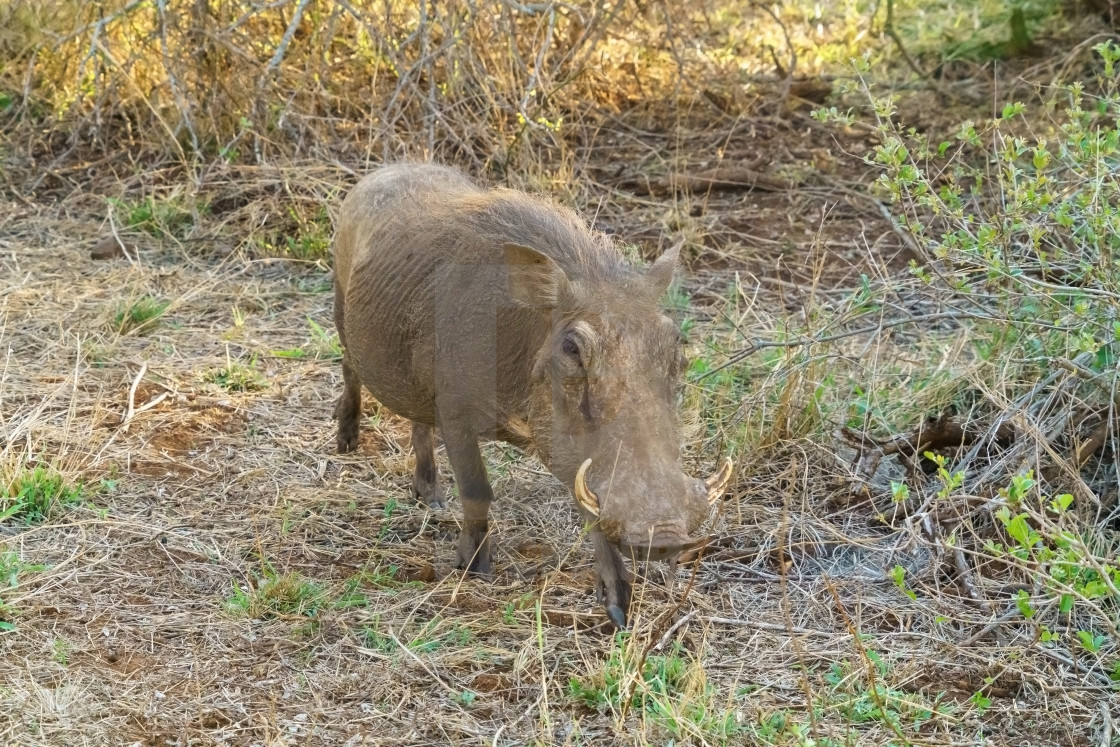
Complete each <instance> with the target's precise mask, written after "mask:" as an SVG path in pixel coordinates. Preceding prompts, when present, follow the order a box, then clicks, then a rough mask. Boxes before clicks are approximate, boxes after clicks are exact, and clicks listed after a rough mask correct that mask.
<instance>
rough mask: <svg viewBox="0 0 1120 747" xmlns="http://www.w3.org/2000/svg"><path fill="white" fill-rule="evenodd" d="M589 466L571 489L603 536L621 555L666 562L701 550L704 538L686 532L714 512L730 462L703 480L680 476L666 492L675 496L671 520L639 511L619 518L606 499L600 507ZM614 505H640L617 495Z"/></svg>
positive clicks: (582, 467) (727, 478) (585, 465)
mask: <svg viewBox="0 0 1120 747" xmlns="http://www.w3.org/2000/svg"><path fill="white" fill-rule="evenodd" d="M590 467H591V460H590V459H588V460H586V461H584V463H583V464H582V465H580V468H579V471H578V472H577V473H576V479H575V485H574V490H573V492H574V494H575V496H576V500H577V502H578V503H579V504H580V506H582V507H583V508H584V509H585V510H586V511H587V512H588V513H590V514H591V515H592V516H595V517H597V518H600V519H601V521H602V523H603V524H605V525H606V526H605V529H604V531H605V533H606V535H607V537H608V538H609V539H611V541H612V542H614V543H615V544H616V545H617V546H618V548H619V549H620V550H621V551H622V554H623V555H626V556H629V557H631V558H633V559H634V560H667V559H671V558H674V557H676V556H678V555H680V554H681V553H688V554H693V553H695V552H699V551H702V550H703V548H704V546H705V545H706V544H707V542H708V538H707V537H706V536H705V537H700V538H696V537H693V536H691V535H690V529H691V530H695V529H696V526H695V525H696V524H697V523H698V521H696V520H695V517H698V516H700V515H701V514H702V513H705V512H706V511H707V510H709V509H711V510H714V508H715V505H716V503H717V501H718V500H719V499H720V498H721V497H722V496H723V493H724V491H725V490H726V489H727V484H728V482H730V480H731V472H732V468H733V467H732V464H731V460H729V459H725V460H724V461H723V463H722V464H721V465H720V468H719V469H718V470H717V471H716V473H715V474H713V475H711V476H710V477H708V478H707V479H704V480H699V479H696V478H692V477H688V476H685V475H680V476H679V477H680V479H681V482H680V484H679V486H678V487H677V488H676V489H675V491H670V492H676V493H679V495H677V496H675V500H672V501H670V505H672V506H675V507H678V508H677V509H676V510H675V511H674V512H673V513H674V514H675V518H672V519H664V518H662V517H659V516H657V515H643V514H642V513H641V512H629V513H623V514H622V515H621V516H619V515H618V513H617V512H612V511H611V510H610V509H612V508H615V506H612V505H611V504H612V503H613V501H612V500H611V499H610V498H607V499H606V504H605V505H604V502H603V500H602V499H600V497H599V494H598V493H597V492H596V491H595V490H593V489H592V488H591V487H590V485H589V484H588V481H587V473H588V470H589V469H590ZM618 505H621V506H631V505H642V501H638V500H628V499H627V498H626V497H623V496H620V497H619V500H618ZM611 514H615V515H614V516H611ZM684 516H692V517H694V520H693V521H691V522H689V521H687V520H686V519H685V518H683V517H684ZM690 524H691V525H692V526H690Z"/></svg>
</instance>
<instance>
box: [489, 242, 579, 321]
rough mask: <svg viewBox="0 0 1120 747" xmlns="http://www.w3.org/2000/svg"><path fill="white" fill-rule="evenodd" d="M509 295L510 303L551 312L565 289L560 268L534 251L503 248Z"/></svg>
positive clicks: (565, 280)
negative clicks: (507, 269)
mask: <svg viewBox="0 0 1120 747" xmlns="http://www.w3.org/2000/svg"><path fill="white" fill-rule="evenodd" d="M502 248H503V249H504V250H505V253H506V267H508V268H509V291H510V293H511V294H512V295H513V298H514V300H516V301H519V302H520V303H523V304H525V305H526V306H532V307H533V308H537V309H554V308H556V304H557V301H558V300H559V298H560V296H561V295H562V294H563V292H564V289H565V288H566V287H567V285H568V276H567V275H565V274H564V271H563V270H561V269H560V266H559V265H558V264H556V263H555V262H553V261H552V260H551V259H550V258H549V257H546V256H545V255H544V254H541V253H540V252H538V251H537V250H536V249H530V248H529V247H527V246H521V245H520V244H506V245H505V246H503V247H502Z"/></svg>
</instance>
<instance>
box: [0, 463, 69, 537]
mask: <svg viewBox="0 0 1120 747" xmlns="http://www.w3.org/2000/svg"><path fill="white" fill-rule="evenodd" d="M5 482H6V483H7V484H6V485H4V486H3V488H0V491H2V492H0V524H2V523H3V522H5V521H7V520H8V519H16V520H19V521H22V522H23V523H25V524H34V523H36V522H40V521H43V520H45V519H47V518H49V517H50V515H51V514H52V513H53V512H54V511H55V510H56V509H58V508H66V507H69V506H75V505H78V504H80V503H81V502H82V497H83V494H84V489H83V486H82V485H81V484H80V483H79V484H77V485H73V484H70V483H69V482H67V480H66V478H64V477H63V476H62V475H61V474H59V473H58V472H57V471H55V470H54V469H52V468H50V467H47V466H44V465H41V464H40V465H36V466H35V467H33V468H31V469H27V468H26V467H24V468H20V469H17V471H16V474H15V475H14V476H12V477H10V478H7V479H5Z"/></svg>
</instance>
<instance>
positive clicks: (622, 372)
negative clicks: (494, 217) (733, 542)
mask: <svg viewBox="0 0 1120 747" xmlns="http://www.w3.org/2000/svg"><path fill="white" fill-rule="evenodd" d="M505 249H506V259H507V263H508V266H509V278H510V290H511V293H512V294H513V296H514V298H515V299H517V300H518V301H520V302H522V303H524V304H527V305H530V306H533V307H536V308H538V309H546V310H549V311H550V312H551V313H550V318H551V328H550V332H549V335H548V337H547V339H546V341H545V343H544V344H543V345H542V346H541V348H540V350H539V352H538V354H537V357H536V360H535V362H534V366H533V376H532V394H531V403H530V423H529V425H530V428H531V430H532V435H533V441H534V443H535V445H536V447H537V449H538V451H539V452H540V454H541V457H542V458H543V459H544V461H545V463H546V464H547V465H548V467H549V469H550V470H551V471H552V473H553V474H554V475H556V476H557V477H558V478H559V479H561V480H563V481H564V482H565V483H567V484H568V485H569V486H570V487H571V488H572V492H573V493H574V495H575V496H576V499H577V501H578V502H579V504H580V506H581V507H582V509H583V511H584V512H585V517H586V518H588V519H593V520H596V519H597V520H598V522H599V526H600V528H601V529H602V531H603V533H604V534H605V535H606V537H607V539H609V540H610V541H611V542H613V543H615V544H616V545H618V546H619V548H620V549H621V550H622V552H623V553H624V554H626V555H629V556H631V557H633V558H635V559H640V560H645V559H650V560H653V559H662V558H669V557H672V556H675V555H676V554H677V553H679V552H682V551H684V550H689V549H692V548H694V547H696V546H697V545H698V544H700V543H702V542H703V539H702V538H698V537H696V536H695V533H696V531H697V530H698V529H699V528H700V525H701V523H702V522H703V520H704V518H705V517H706V516H707V515H708V514H709V511H710V504H711V503H713V502H714V501H715V500H716V499H717V498H719V496H720V495H722V493H723V491H724V488H725V487H726V485H727V482H728V480H729V479H730V477H731V465H730V462H727V463H725V464H724V467H723V468H722V469H721V470H720V473H719V474H717V475H715V476H713V477H711V478H708V479H707V480H701V479H697V478H695V477H691V476H689V475H687V474H685V473H684V471H683V470H682V469H681V464H680V439H679V436H678V433H677V423H676V404H677V395H678V390H679V384H680V379H681V376H682V373H683V364H684V359H683V355H682V352H681V339H680V333H679V332H678V330H677V327H676V325H675V324H674V323H673V321H672V320H671V319H669V318H668V317H667V316H665V315H664V314H662V313H661V311H660V308H659V299H660V297H661V295H662V294H663V293H664V292H665V289H666V288H667V287H668V285H669V282H670V281H671V280H672V276H673V270H674V269H675V266H676V264H677V250H675V249H673V250H670V251H668V252H666V253H665V254H663V255H662V256H661V257H660V258H658V260H657V261H656V262H655V263H654V264H653V265H652V266H651V267H650V268H649V270H647V271H645V272H639V271H637V270H634V269H632V268H629V267H626V266H621V265H620V267H619V268H618V271H617V272H616V273H615V274H614V276H613V277H591V278H586V277H581V278H579V279H575V278H569V277H568V275H567V274H565V272H564V271H563V269H561V268H560V267H559V265H557V264H556V263H555V262H553V261H552V260H551V259H550V258H548V257H547V256H545V255H544V254H542V253H540V252H538V251H535V250H533V249H530V248H528V247H523V246H518V245H514V244H509V245H506V247H505ZM583 274H590V273H583Z"/></svg>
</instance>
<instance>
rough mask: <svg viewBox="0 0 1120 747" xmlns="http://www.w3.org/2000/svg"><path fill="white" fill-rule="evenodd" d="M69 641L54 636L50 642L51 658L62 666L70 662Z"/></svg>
mask: <svg viewBox="0 0 1120 747" xmlns="http://www.w3.org/2000/svg"><path fill="white" fill-rule="evenodd" d="M70 648H71V646H70V642H69V641H67V640H66V639H65V638H55V639H54V643H52V644H51V658H52V659H54V660H55V661H56V662H58V663H59V664H61V665H62V666H64V667H65V666H68V665H69V664H70Z"/></svg>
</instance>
